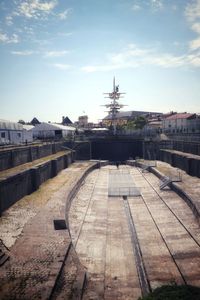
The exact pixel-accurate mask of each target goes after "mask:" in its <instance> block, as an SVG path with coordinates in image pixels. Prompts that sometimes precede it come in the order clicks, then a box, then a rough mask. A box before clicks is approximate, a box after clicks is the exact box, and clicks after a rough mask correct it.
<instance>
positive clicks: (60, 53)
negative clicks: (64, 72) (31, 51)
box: [45, 50, 69, 57]
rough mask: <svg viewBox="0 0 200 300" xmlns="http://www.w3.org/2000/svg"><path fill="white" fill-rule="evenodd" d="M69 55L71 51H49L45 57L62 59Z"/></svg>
mask: <svg viewBox="0 0 200 300" xmlns="http://www.w3.org/2000/svg"><path fill="white" fill-rule="evenodd" d="M68 53H69V51H67V50H62V51H47V52H46V53H45V57H61V56H65V55H66V54H68Z"/></svg>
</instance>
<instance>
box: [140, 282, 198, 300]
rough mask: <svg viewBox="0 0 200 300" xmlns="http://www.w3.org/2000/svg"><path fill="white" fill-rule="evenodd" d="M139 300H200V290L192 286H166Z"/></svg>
mask: <svg viewBox="0 0 200 300" xmlns="http://www.w3.org/2000/svg"><path fill="white" fill-rule="evenodd" d="M138 300H200V288H198V287H194V286H191V285H181V286H178V285H165V286H162V287H159V288H157V289H155V290H154V291H153V292H152V293H150V294H149V295H148V296H145V297H143V298H139V299H138Z"/></svg>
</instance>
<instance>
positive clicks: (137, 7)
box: [131, 3, 142, 11]
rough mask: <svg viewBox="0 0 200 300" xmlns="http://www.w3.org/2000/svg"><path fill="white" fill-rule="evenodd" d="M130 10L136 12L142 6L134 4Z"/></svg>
mask: <svg viewBox="0 0 200 300" xmlns="http://www.w3.org/2000/svg"><path fill="white" fill-rule="evenodd" d="M131 9H132V10H133V11H138V10H141V9H142V6H141V5H140V4H138V3H134V4H133V5H132V6H131Z"/></svg>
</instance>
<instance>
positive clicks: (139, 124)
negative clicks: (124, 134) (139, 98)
mask: <svg viewBox="0 0 200 300" xmlns="http://www.w3.org/2000/svg"><path fill="white" fill-rule="evenodd" d="M134 123H135V129H142V128H143V127H144V126H145V125H146V124H147V120H146V118H145V117H143V116H139V117H137V118H136V119H135V121H134Z"/></svg>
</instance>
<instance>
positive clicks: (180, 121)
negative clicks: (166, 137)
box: [162, 113, 200, 134]
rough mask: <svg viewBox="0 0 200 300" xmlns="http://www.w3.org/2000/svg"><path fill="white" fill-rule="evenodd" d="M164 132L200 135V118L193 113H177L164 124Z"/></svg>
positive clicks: (164, 121) (165, 120)
mask: <svg viewBox="0 0 200 300" xmlns="http://www.w3.org/2000/svg"><path fill="white" fill-rule="evenodd" d="M162 131H163V132H164V133H168V134H177V133H179V134H180V133H200V117H199V116H197V115H196V114H191V113H176V114H173V115H171V116H169V117H167V118H165V119H163V122H162Z"/></svg>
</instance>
